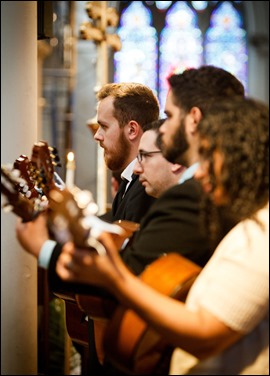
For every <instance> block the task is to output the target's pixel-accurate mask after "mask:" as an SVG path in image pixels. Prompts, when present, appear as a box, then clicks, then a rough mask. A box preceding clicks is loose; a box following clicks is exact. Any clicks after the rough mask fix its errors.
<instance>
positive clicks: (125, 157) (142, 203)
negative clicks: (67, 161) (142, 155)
mask: <svg viewBox="0 0 270 376" xmlns="http://www.w3.org/2000/svg"><path fill="white" fill-rule="evenodd" d="M97 99H98V107H97V122H98V124H99V128H98V129H97V131H96V133H95V135H94V139H95V140H96V141H97V142H99V144H100V146H101V147H102V148H103V149H104V159H105V163H106V165H107V167H108V168H109V169H110V170H111V171H121V178H122V180H123V182H122V184H121V185H120V187H119V192H118V194H117V195H116V197H115V199H114V201H113V204H112V211H111V212H110V214H111V215H110V217H109V218H108V215H107V214H106V217H104V219H105V218H106V220H108V219H109V220H110V221H116V220H120V219H122V220H123V219H125V220H129V221H133V222H138V223H139V222H140V220H141V218H142V216H143V215H144V214H145V213H146V212H147V210H148V208H149V207H150V206H151V204H152V203H153V202H154V198H153V197H150V196H148V195H147V194H146V193H145V189H144V187H143V186H142V185H141V183H140V182H139V179H138V175H135V174H133V168H134V165H135V163H136V156H137V153H138V148H139V142H140V139H141V136H142V134H143V132H144V131H145V130H146V129H147V125H148V124H149V123H151V122H152V121H154V120H157V119H158V117H159V104H158V100H157V98H156V97H155V95H154V94H153V92H152V91H151V90H150V89H149V88H148V87H147V86H145V85H142V84H139V83H109V84H107V85H104V86H103V87H102V88H101V89H100V90H99V92H98V93H97ZM101 217H102V216H101Z"/></svg>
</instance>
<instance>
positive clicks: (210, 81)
mask: <svg viewBox="0 0 270 376" xmlns="http://www.w3.org/2000/svg"><path fill="white" fill-rule="evenodd" d="M168 83H169V86H170V88H171V90H172V93H173V100H174V104H175V105H176V106H178V107H180V108H181V110H183V111H185V112H186V113H188V112H189V111H190V110H191V108H192V107H198V108H199V109H200V110H201V112H202V116H204V115H205V114H206V112H207V110H208V108H209V107H210V106H211V103H213V102H215V101H218V100H221V99H223V98H230V97H232V96H240V97H243V96H244V94H245V90H244V86H243V85H242V83H241V82H240V81H239V80H238V79H237V78H236V77H235V76H234V75H232V74H231V73H229V72H227V71H226V70H224V69H222V68H219V67H215V66H212V65H203V66H201V67H199V68H190V69H186V70H185V71H184V72H183V73H181V74H173V75H172V76H170V77H169V78H168Z"/></svg>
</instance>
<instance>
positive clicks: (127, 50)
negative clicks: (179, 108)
mask: <svg viewBox="0 0 270 376" xmlns="http://www.w3.org/2000/svg"><path fill="white" fill-rule="evenodd" d="M119 3H120V9H119V12H120V25H119V28H118V33H119V36H120V38H121V40H122V49H121V51H119V52H117V53H115V55H114V63H115V64H114V66H115V74H114V80H115V82H120V81H137V82H141V83H144V84H146V85H148V86H149V87H151V89H153V90H154V91H155V93H157V95H158V97H159V101H160V105H161V112H162V113H163V110H164V104H165V99H166V94H167V80H166V77H168V75H170V74H171V73H180V72H181V71H183V70H184V69H186V68H188V67H199V66H200V65H203V64H212V65H216V66H219V67H222V68H224V69H226V70H228V71H230V72H231V73H233V74H235V75H236V76H237V77H238V78H239V80H240V81H241V82H242V83H243V85H244V86H245V88H246V91H247V88H248V81H247V77H248V66H247V61H248V52H247V42H246V32H245V29H244V26H243V24H244V10H243V6H242V3H243V2H241V1H133V2H130V1H121V2H119Z"/></svg>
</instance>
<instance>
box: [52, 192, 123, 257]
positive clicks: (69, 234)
mask: <svg viewBox="0 0 270 376" xmlns="http://www.w3.org/2000/svg"><path fill="white" fill-rule="evenodd" d="M48 199H49V205H48V218H49V228H50V230H51V232H52V233H53V235H54V237H55V239H56V240H57V241H58V242H60V243H65V242H67V241H73V242H74V244H75V245H76V246H77V247H78V248H80V247H81V248H92V249H95V250H96V251H97V252H98V253H99V254H104V253H105V252H106V250H105V248H104V247H103V246H102V245H101V243H100V242H99V241H98V240H97V239H98V237H99V235H100V234H101V233H103V232H107V233H109V234H110V235H111V237H112V240H113V241H114V242H115V244H116V245H117V247H118V248H119V249H120V246H121V245H122V243H123V241H124V239H126V238H128V237H129V236H130V233H128V231H126V230H125V229H124V227H122V226H119V225H117V224H112V223H108V222H105V221H103V220H101V219H100V218H98V217H97V216H96V215H95V214H96V213H97V210H98V206H97V204H96V203H95V202H94V200H93V197H92V194H91V192H90V191H87V190H81V189H79V188H78V187H76V189H74V190H72V192H71V191H70V190H69V189H66V188H65V189H61V190H60V189H58V188H55V189H52V190H51V191H50V192H49V195H48Z"/></svg>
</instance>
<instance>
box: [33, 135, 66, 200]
mask: <svg viewBox="0 0 270 376" xmlns="http://www.w3.org/2000/svg"><path fill="white" fill-rule="evenodd" d="M31 163H32V167H33V170H34V175H35V177H34V179H35V181H36V185H37V187H38V188H39V189H41V190H42V191H43V193H44V194H45V195H46V196H47V195H48V192H49V191H50V190H51V189H52V188H54V187H55V184H54V167H55V166H61V165H60V163H59V157H58V154H57V150H56V149H55V148H53V147H51V146H49V145H48V143H47V142H46V141H38V142H36V143H35V144H34V146H33V149H32V157H31Z"/></svg>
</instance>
